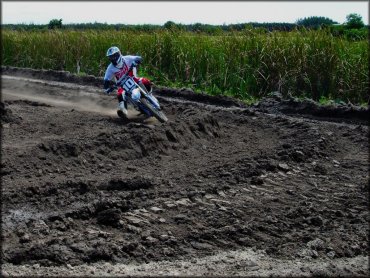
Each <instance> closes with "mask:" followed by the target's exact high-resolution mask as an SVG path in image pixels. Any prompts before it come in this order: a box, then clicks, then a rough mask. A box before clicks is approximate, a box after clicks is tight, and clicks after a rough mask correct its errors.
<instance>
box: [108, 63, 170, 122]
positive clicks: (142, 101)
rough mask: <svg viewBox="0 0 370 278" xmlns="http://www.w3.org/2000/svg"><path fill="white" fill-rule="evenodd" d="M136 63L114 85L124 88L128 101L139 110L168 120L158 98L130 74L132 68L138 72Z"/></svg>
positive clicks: (117, 87)
mask: <svg viewBox="0 0 370 278" xmlns="http://www.w3.org/2000/svg"><path fill="white" fill-rule="evenodd" d="M136 66H137V64H136V63H132V65H131V67H130V68H129V70H128V71H127V73H126V74H124V75H123V76H122V77H121V78H120V79H118V80H117V82H116V84H115V85H114V88H115V89H120V88H121V89H123V90H124V91H125V97H126V101H127V102H128V103H131V104H132V106H133V107H134V108H135V109H136V110H137V111H139V112H141V113H143V114H145V115H147V116H149V117H155V118H157V119H158V121H160V122H161V123H164V122H167V117H166V115H165V114H164V113H163V112H162V110H161V107H160V105H159V102H158V100H157V99H156V98H155V97H154V96H153V94H152V93H151V92H148V91H147V89H146V88H145V86H144V85H143V84H138V83H137V82H135V80H134V79H133V78H132V77H131V76H129V73H130V72H131V70H134V69H135V71H134V75H135V72H136Z"/></svg>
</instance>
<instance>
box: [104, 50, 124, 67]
mask: <svg viewBox="0 0 370 278" xmlns="http://www.w3.org/2000/svg"><path fill="white" fill-rule="evenodd" d="M107 57H108V59H109V61H111V62H112V64H113V65H114V66H116V67H117V66H118V67H122V62H123V61H122V55H121V51H120V50H119V48H118V47H117V46H112V47H110V48H109V49H108V50H107Z"/></svg>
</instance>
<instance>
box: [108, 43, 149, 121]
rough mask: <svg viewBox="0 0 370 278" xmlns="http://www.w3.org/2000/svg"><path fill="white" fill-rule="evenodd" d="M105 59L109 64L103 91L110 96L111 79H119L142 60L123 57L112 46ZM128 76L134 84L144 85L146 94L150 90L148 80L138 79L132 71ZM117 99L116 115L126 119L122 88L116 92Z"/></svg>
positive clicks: (129, 56) (139, 57) (111, 88)
mask: <svg viewBox="0 0 370 278" xmlns="http://www.w3.org/2000/svg"><path fill="white" fill-rule="evenodd" d="M107 57H108V59H109V61H110V62H111V63H110V64H109V66H108V67H107V70H106V72H105V76H104V90H105V93H106V94H110V93H111V92H112V91H113V90H114V88H113V87H112V82H111V79H112V78H113V77H115V78H116V80H118V79H120V78H121V77H122V75H124V74H126V73H127V71H128V70H129V68H130V66H131V65H132V63H136V64H140V63H141V62H142V60H143V59H142V57H141V56H131V55H127V56H123V55H122V54H121V51H120V50H119V49H118V47H116V46H112V47H110V48H109V49H108V51H107ZM129 76H132V77H133V79H134V80H135V82H137V83H138V84H139V85H141V84H142V85H144V86H145V88H146V89H147V91H148V92H150V91H151V90H152V84H151V82H150V80H149V79H146V78H143V77H140V78H138V77H136V74H134V73H133V71H131V72H130V73H129ZM117 98H118V108H117V114H118V116H120V117H121V118H127V101H126V97H125V91H124V90H123V89H122V88H119V89H118V90H117Z"/></svg>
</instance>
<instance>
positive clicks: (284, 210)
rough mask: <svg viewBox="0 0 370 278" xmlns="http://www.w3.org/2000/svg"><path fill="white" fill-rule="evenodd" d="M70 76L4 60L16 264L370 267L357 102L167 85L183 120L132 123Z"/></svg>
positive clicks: (173, 109)
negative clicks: (210, 92)
mask: <svg viewBox="0 0 370 278" xmlns="http://www.w3.org/2000/svg"><path fill="white" fill-rule="evenodd" d="M31 72H32V71H31ZM59 74H61V76H63V74H65V73H59ZM59 74H57V73H50V76H49V75H48V74H46V75H44V73H43V72H37V73H36V71H35V72H34V73H33V75H30V73H29V71H22V70H19V69H4V68H3V77H2V104H1V107H0V108H1V123H2V158H1V166H2V167H1V173H0V174H1V178H2V201H3V209H2V242H3V244H2V245H3V246H2V247H3V260H4V262H5V264H4V265H3V270H4V271H5V274H10V275H16V274H23V275H31V274H39V275H47V274H49V275H51V274H54V275H71V274H73V273H74V274H81V275H83V274H85V275H86V273H87V272H88V273H87V274H89V275H94V274H95V275H106V276H107V275H108V276H110V275H119V274H122V273H126V274H129V275H135V274H136V275H137V274H139V275H149V274H152V275H161V274H167V275H174V274H176V273H177V274H182V275H197V274H201V275H203V274H204V275H212V274H218V275H234V274H235V275H236V274H238V275H246V276H248V275H253V276H258V275H262V276H267V275H283V276H285V275H315V274H316V275H320V274H321V275H332V276H337V275H342V276H344V275H356V276H367V275H368V274H369V270H368V264H367V259H368V257H367V256H368V234H369V227H368V221H369V214H368V197H369V195H368V193H369V188H368V168H369V163H368V148H369V144H368V124H367V122H365V121H364V118H363V116H359V114H356V113H357V112H354V113H352V114H355V115H356V116H353V115H352V114H351V112H347V113H349V114H351V115H352V116H349V114H342V113H340V112H330V114H325V115H324V116H325V117H324V118H323V115H318V114H316V115H312V113H311V116H307V115H309V114H310V113H309V112H310V110H309V109H308V108H307V109H306V110H305V113H304V114H302V113H300V112H299V107H304V104H299V103H295V102H292V101H289V100H277V99H274V98H272V99H269V100H263V101H261V102H260V104H258V105H256V106H253V107H247V106H245V105H243V104H241V103H239V102H237V101H234V100H231V99H229V98H222V97H219V98H212V97H209V96H205V95H201V94H200V95H197V94H193V93H191V92H190V91H189V90H178V91H175V90H171V89H166V88H157V89H156V90H155V94H157V96H159V101H160V102H161V104H162V107H163V110H164V112H165V113H166V115H167V116H168V118H169V122H168V123H166V124H161V123H158V122H157V121H156V120H154V119H143V118H141V116H140V115H138V114H137V113H136V112H135V111H130V118H131V120H130V121H129V122H123V121H121V119H119V118H118V117H117V116H116V115H115V107H116V100H115V99H114V97H109V96H105V95H103V94H102V93H101V91H100V89H98V88H97V87H96V86H87V84H88V83H89V82H87V81H86V82H87V83H85V84H84V83H83V82H82V83H81V82H80V81H79V85H77V84H76V83H71V81H75V80H74V78H77V77H73V78H72V79H66V80H64V79H63V78H65V77H58V76H59ZM8 75H9V76H8ZM10 75H11V76H10ZM45 76H46V77H45ZM25 77H26V78H31V77H32V78H31V79H38V80H27V79H25ZM48 78H50V79H53V81H54V83H51V82H49V81H47V80H48ZM58 78H59V79H58ZM89 78H92V77H89ZM77 79H78V78H77ZM40 80H43V81H40ZM78 80H80V79H78ZM66 81H68V83H65V82H66ZM97 83H98V82H97ZM289 105H290V106H289ZM300 105H303V106H300ZM289 107H290V108H289ZM306 107H308V106H306ZM340 109H341V108H340V107H339V110H340ZM355 109H357V108H355ZM358 109H359V111H362V110H363V109H362V108H358ZM339 110H335V111H339ZM292 111H295V112H294V113H293V112H292ZM356 111H357V110H356ZM265 112H268V113H265ZM287 112H289V113H291V115H287V114H286V113H287ZM336 113H337V114H336ZM361 113H365V116H366V115H368V110H366V111H365V112H361ZM361 113H360V114H361ZM361 115H362V114H361ZM320 119H323V120H320ZM341 119H342V120H341ZM348 119H350V120H348ZM218 266H222V267H218Z"/></svg>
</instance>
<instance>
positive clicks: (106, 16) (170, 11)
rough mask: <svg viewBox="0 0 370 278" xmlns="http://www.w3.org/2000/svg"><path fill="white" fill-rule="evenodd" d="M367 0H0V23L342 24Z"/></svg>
mask: <svg viewBox="0 0 370 278" xmlns="http://www.w3.org/2000/svg"><path fill="white" fill-rule="evenodd" d="M368 10H369V1H136V2H135V1H128V2H127V1H125V2H123V1H111V2H110V1H6V0H5V1H2V2H1V23H2V24H17V23H25V24H30V23H33V24H47V23H49V21H50V20H51V19H62V23H63V24H69V23H94V22H99V23H108V24H115V23H121V24H156V25H163V24H164V23H166V22H167V21H173V22H175V23H181V24H194V23H203V24H212V25H222V24H237V23H248V22H259V23H267V22H286V23H294V22H296V21H297V19H300V18H305V17H310V16H322V17H328V18H330V19H332V20H334V21H337V22H338V23H344V22H345V21H346V16H347V15H348V14H350V13H356V14H359V15H360V16H362V19H363V21H364V23H365V24H369V13H368Z"/></svg>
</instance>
